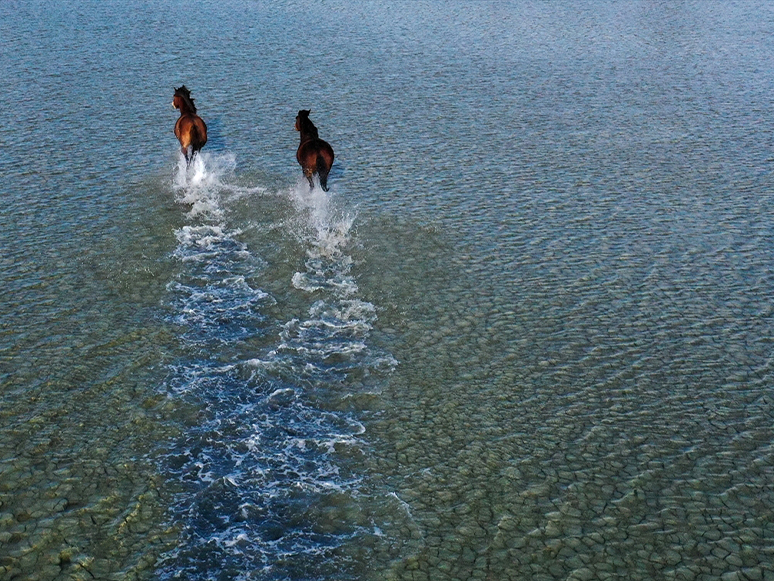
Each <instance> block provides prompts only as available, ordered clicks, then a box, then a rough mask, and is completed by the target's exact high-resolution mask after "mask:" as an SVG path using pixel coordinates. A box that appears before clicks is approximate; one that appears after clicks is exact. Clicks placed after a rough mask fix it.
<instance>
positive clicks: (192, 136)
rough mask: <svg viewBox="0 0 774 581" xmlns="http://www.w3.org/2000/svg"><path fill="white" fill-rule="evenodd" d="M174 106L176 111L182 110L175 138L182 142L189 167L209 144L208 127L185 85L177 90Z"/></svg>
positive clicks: (173, 98) (182, 148)
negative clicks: (197, 154)
mask: <svg viewBox="0 0 774 581" xmlns="http://www.w3.org/2000/svg"><path fill="white" fill-rule="evenodd" d="M172 105H173V106H174V107H175V109H180V118H179V119H178V120H177V123H175V136H176V137H177V139H178V141H180V149H181V150H182V152H183V155H184V156H185V163H186V166H188V165H191V162H192V161H193V158H194V156H195V155H196V152H197V151H199V150H200V149H201V148H202V147H204V144H205V143H207V125H205V124H204V121H202V118H201V117H199V116H198V115H197V114H196V105H194V102H193V99H192V98H191V92H190V91H189V90H188V89H186V88H185V85H183V86H182V87H180V88H179V89H175V96H174V97H172Z"/></svg>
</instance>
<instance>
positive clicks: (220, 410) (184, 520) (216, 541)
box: [160, 155, 395, 580]
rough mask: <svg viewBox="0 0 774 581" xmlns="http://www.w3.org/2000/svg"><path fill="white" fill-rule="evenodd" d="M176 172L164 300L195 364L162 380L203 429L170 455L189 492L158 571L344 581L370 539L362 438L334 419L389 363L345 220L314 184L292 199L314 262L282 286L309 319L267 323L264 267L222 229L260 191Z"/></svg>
mask: <svg viewBox="0 0 774 581" xmlns="http://www.w3.org/2000/svg"><path fill="white" fill-rule="evenodd" d="M184 164H185V162H182V164H181V166H180V167H179V168H178V173H177V175H176V176H175V181H174V185H173V188H174V191H175V194H176V197H177V200H178V201H180V202H181V203H183V204H186V205H190V207H191V210H190V211H189V212H188V220H189V224H187V225H185V226H183V227H182V228H181V229H180V230H178V231H177V232H176V237H177V241H178V246H177V248H176V250H175V251H174V253H173V256H174V258H176V259H177V260H178V261H179V263H180V265H181V272H180V274H179V276H178V277H177V278H176V279H175V280H174V281H171V282H170V283H169V285H168V290H169V295H170V311H171V314H170V319H171V320H173V321H174V322H175V323H176V324H178V325H180V326H181V327H182V329H183V334H182V340H183V343H184V346H185V347H186V348H187V350H188V351H189V352H190V356H188V357H186V358H183V360H181V361H179V362H177V363H176V364H175V365H174V367H173V368H172V369H171V375H170V379H169V385H168V389H169V390H170V391H171V392H172V394H173V396H174V397H179V398H183V399H185V400H186V401H187V402H189V403H191V404H193V405H194V406H197V407H199V408H200V409H202V419H201V421H199V422H198V423H197V425H195V426H192V427H191V428H190V429H189V430H188V432H187V433H186V435H185V437H184V438H183V439H182V440H181V441H180V442H178V443H177V446H176V448H175V449H174V450H173V451H171V452H170V453H169V455H168V457H167V459H166V460H167V467H166V468H167V470H169V471H170V472H171V473H172V474H173V475H174V476H175V477H176V478H177V479H178V480H179V481H180V483H181V486H182V490H183V492H181V494H180V496H179V499H178V502H177V503H176V505H175V507H174V518H175V520H176V522H177V524H178V525H179V526H180V527H181V530H182V533H181V542H180V544H179V546H178V548H177V549H176V550H175V551H173V552H172V553H171V554H169V555H167V556H166V559H165V560H164V562H163V563H162V565H161V568H160V575H161V576H162V577H163V578H167V579H309V580H312V579H323V578H331V577H332V576H335V577H336V578H337V579H345V578H347V571H348V570H349V569H350V568H351V566H352V564H353V563H354V562H356V561H358V560H359V561H362V560H363V558H362V555H361V556H360V557H357V553H358V551H360V550H362V548H361V549H358V548H357V543H356V542H354V541H355V539H362V537H363V536H364V535H373V534H374V527H373V524H372V523H370V522H369V521H368V519H367V518H365V517H363V516H362V515H363V514H364V511H362V510H361V507H360V506H359V499H358V495H359V488H358V486H359V483H360V479H361V477H360V476H359V475H358V474H357V473H356V471H353V470H352V465H353V462H354V461H356V460H357V459H358V458H359V457H360V455H361V454H362V453H363V452H362V442H361V440H360V436H361V435H362V434H363V432H364V427H363V426H362V425H361V423H360V422H359V421H358V419H357V417H356V416H355V415H354V414H353V413H351V412H346V411H342V409H346V408H347V405H346V404H345V402H346V400H347V398H348V397H349V396H350V394H351V393H352V391H353V389H358V387H357V386H362V379H363V377H364V376H366V375H369V374H371V373H373V372H376V371H378V372H382V371H387V372H389V370H390V369H391V368H392V366H394V364H395V362H394V360H392V358H391V357H389V356H385V355H382V354H378V353H374V352H373V350H372V349H371V348H369V346H368V341H367V339H368V335H369V332H370V330H371V328H372V324H373V322H374V320H375V319H376V312H375V308H374V306H373V305H372V304H370V303H368V302H366V301H363V300H362V299H359V298H358V297H357V293H358V288H357V284H356V282H355V280H354V278H353V277H352V275H351V266H352V259H351V257H349V256H348V255H347V254H346V247H347V245H348V243H349V241H350V231H351V228H352V224H353V223H354V217H352V216H346V215H338V214H336V212H334V211H333V209H332V205H331V202H330V197H329V196H328V194H326V193H325V192H323V191H322V190H321V189H319V188H315V189H314V190H309V187H308V185H307V184H306V183H304V184H303V186H302V185H300V184H299V186H298V187H297V188H294V189H292V190H291V191H290V192H289V194H288V195H287V197H286V198H285V200H287V199H288V198H289V199H290V200H291V202H292V203H293V206H294V208H295V213H296V216H297V218H298V222H297V223H296V224H295V226H294V230H293V233H294V234H295V235H296V236H297V237H298V238H299V239H300V240H301V241H302V242H303V243H304V245H305V246H306V248H307V256H306V260H305V268H304V270H303V271H300V272H296V273H295V274H294V275H293V276H292V280H290V281H288V284H289V285H292V286H293V287H294V288H295V289H297V290H299V291H301V292H303V293H306V294H308V296H309V299H310V302H311V305H310V307H309V309H308V316H307V317H305V318H302V319H299V318H292V319H290V320H287V321H285V322H282V321H272V320H270V318H269V317H268V315H267V314H266V312H267V311H268V310H269V307H271V306H272V305H275V304H276V301H275V299H274V298H272V297H271V296H270V295H269V293H267V292H265V291H264V290H262V289H260V288H256V285H255V283H254V282H253V281H256V280H258V279H259V277H260V275H262V274H263V273H265V272H266V270H267V269H269V268H270V267H271V266H270V265H268V264H267V263H266V262H265V261H264V260H262V259H261V258H260V257H259V256H258V255H256V253H255V250H254V249H250V248H248V247H247V245H246V244H244V243H243V242H240V234H241V231H240V230H239V229H238V228H234V227H231V226H230V225H229V224H228V219H227V218H226V215H227V212H226V209H227V208H228V204H229V203H230V201H231V200H233V199H235V198H239V197H242V196H245V195H256V194H259V195H260V194H264V193H265V190H263V189H262V188H239V187H236V186H232V185H229V184H228V183H227V181H228V180H227V178H228V176H229V175H230V174H231V173H232V172H233V170H234V167H235V163H234V160H233V158H232V157H230V156H212V155H209V156H207V155H201V156H197V158H196V159H195V161H194V163H193V164H192V166H191V168H189V169H188V171H186V169H185V165H184ZM278 330H279V331H278ZM272 334H275V337H276V340H275V341H274V342H273V343H274V344H273V345H272V344H271V343H272V341H271V340H270V339H271V335H272ZM256 339H259V340H258V341H256ZM257 344H260V345H267V344H268V345H269V346H268V347H264V348H259V350H258V351H257V352H256V350H255V349H256V347H255V345H257ZM353 547H354V548H353ZM353 578H354V577H353Z"/></svg>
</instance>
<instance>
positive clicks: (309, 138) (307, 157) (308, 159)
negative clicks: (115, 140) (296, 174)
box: [296, 110, 333, 192]
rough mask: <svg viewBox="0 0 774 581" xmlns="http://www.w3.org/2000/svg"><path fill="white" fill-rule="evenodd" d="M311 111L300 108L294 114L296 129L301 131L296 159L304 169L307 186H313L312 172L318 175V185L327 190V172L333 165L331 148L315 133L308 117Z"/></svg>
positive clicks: (315, 129)
mask: <svg viewBox="0 0 774 581" xmlns="http://www.w3.org/2000/svg"><path fill="white" fill-rule="evenodd" d="M309 113H311V111H305V110H301V111H299V112H298V115H297V116H296V131H298V132H300V133H301V143H300V145H299V146H298V151H296V159H297V160H298V163H299V164H301V169H303V170H304V175H305V176H306V179H308V180H309V186H310V187H314V179H313V176H314V174H317V175H318V176H320V186H321V187H322V189H323V190H325V191H326V192H327V191H328V173H329V172H330V171H331V166H332V165H333V148H332V147H331V146H330V145H329V144H328V143H327V142H325V141H323V140H322V139H320V138H319V137H318V135H317V127H315V126H314V123H312V121H311V120H310V119H309Z"/></svg>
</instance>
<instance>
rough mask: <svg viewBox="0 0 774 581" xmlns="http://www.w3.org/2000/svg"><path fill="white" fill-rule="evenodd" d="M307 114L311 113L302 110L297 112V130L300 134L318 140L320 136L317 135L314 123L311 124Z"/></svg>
mask: <svg viewBox="0 0 774 581" xmlns="http://www.w3.org/2000/svg"><path fill="white" fill-rule="evenodd" d="M309 113H311V111H306V110H303V109H302V110H301V111H299V112H298V120H299V128H300V130H301V133H303V134H305V135H309V136H310V137H313V138H315V139H318V138H319V137H320V135H319V134H318V133H317V127H315V126H314V123H312V120H311V119H309Z"/></svg>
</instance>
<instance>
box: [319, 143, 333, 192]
mask: <svg viewBox="0 0 774 581" xmlns="http://www.w3.org/2000/svg"><path fill="white" fill-rule="evenodd" d="M330 170H331V168H330V167H329V166H328V162H327V160H326V159H325V157H323V155H322V153H319V152H318V153H317V175H318V176H320V187H321V188H322V189H323V190H324V191H326V192H327V191H328V172H329V171H330Z"/></svg>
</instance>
